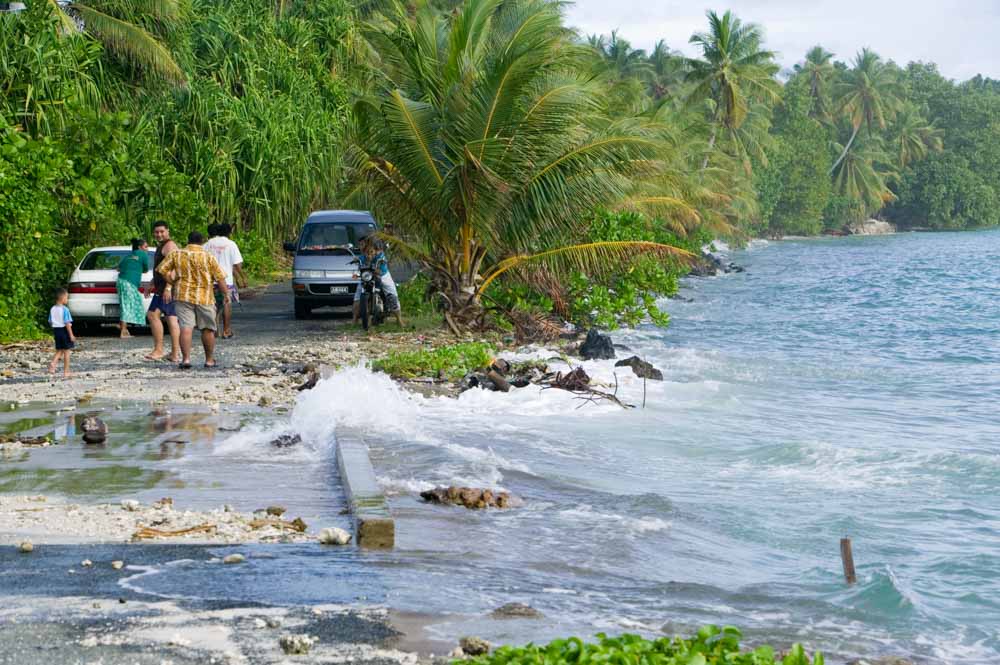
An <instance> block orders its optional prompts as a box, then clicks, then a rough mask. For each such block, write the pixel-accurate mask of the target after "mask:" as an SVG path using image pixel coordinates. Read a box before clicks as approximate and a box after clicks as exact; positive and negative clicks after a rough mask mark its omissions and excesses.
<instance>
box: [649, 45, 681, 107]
mask: <svg viewBox="0 0 1000 665" xmlns="http://www.w3.org/2000/svg"><path fill="white" fill-rule="evenodd" d="M649 66H650V69H651V72H650V76H649V78H650V82H649V88H650V94H651V95H652V97H653V99H656V100H660V99H663V98H664V97H667V96H671V97H672V96H675V95H676V94H677V89H678V88H679V87H680V86H681V84H683V83H684V75H685V74H686V72H687V64H686V62H685V59H684V57H683V56H681V55H680V54H678V53H675V52H673V51H671V50H670V49H669V48H668V47H667V43H666V42H665V41H664V40H662V39H661V40H659V41H658V42H656V45H655V46H653V50H652V51H651V52H650V54H649Z"/></svg>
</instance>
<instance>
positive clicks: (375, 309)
mask: <svg viewBox="0 0 1000 665" xmlns="http://www.w3.org/2000/svg"><path fill="white" fill-rule="evenodd" d="M352 253H353V252H352ZM351 263H352V264H354V265H357V266H359V268H358V272H357V273H355V274H354V278H355V279H360V280H361V284H360V285H359V286H358V287H357V288H359V289H361V290H362V292H361V300H360V302H359V308H358V310H359V311H358V314H360V316H361V326H362V327H363V328H364V329H365V330H368V327H369V326H370V325H376V326H377V325H381V324H382V323H383V322H385V296H384V295H383V293H382V276H381V275H379V274H378V272H377V271H376V269H375V267H374V266H364V267H360V266H361V259H359V258H358V257H357V255H355V258H354V260H353V261H351Z"/></svg>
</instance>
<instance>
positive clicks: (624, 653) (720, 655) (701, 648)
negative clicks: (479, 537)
mask: <svg viewBox="0 0 1000 665" xmlns="http://www.w3.org/2000/svg"><path fill="white" fill-rule="evenodd" d="M740 637H741V634H740V631H739V630H738V629H736V628H734V627H732V626H725V627H722V628H720V627H719V626H705V627H703V628H702V629H701V630H699V631H698V634H697V635H695V636H694V637H693V638H691V639H683V638H680V637H675V638H667V637H663V638H660V639H656V640H648V639H645V638H643V637H640V636H639V635H627V634H626V635H622V636H621V637H614V638H611V637H607V636H605V635H604V634H598V636H597V638H598V641H597V642H596V643H593V642H584V641H582V640H581V639H579V638H577V637H571V638H569V639H565V640H555V641H554V642H551V643H550V644H548V645H545V646H535V645H533V644H529V645H527V646H525V647H500V648H499V649H497V650H496V651H495V652H493V653H492V654H490V655H488V656H479V657H477V658H473V659H471V660H466V661H454V662H456V663H473V664H474V665H563V664H569V663H644V664H646V665H823V655H822V654H820V653H817V654H816V655H815V656H814V657H813V658H810V657H809V656H808V655H807V654H806V652H805V650H804V649H803V648H802V646H801V645H798V644H796V645H795V646H793V647H792V648H791V649H790V650H789V651H788V653H787V654H785V655H784V656H779V655H776V654H775V653H774V650H773V649H772V648H771V647H767V646H762V647H757V648H756V649H753V650H741V649H740Z"/></svg>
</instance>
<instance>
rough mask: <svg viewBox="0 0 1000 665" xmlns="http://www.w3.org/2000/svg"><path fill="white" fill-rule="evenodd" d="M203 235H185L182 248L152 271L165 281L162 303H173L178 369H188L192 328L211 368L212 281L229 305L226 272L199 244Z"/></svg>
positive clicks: (213, 333)
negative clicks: (178, 334) (197, 332)
mask: <svg viewBox="0 0 1000 665" xmlns="http://www.w3.org/2000/svg"><path fill="white" fill-rule="evenodd" d="M204 243H205V236H203V235H202V234H201V233H199V232H198V231H192V232H191V233H189V234H188V244H187V247H185V248H184V249H175V250H174V251H173V252H171V253H170V254H168V255H167V256H166V258H164V259H163V261H162V262H161V263H160V265H159V267H158V268H157V269H156V270H157V272H159V273H160V274H161V275H163V276H164V277H166V278H167V282H168V284H167V286H166V288H165V289H164V290H163V300H164V302H167V303H170V302H171V301H173V302H174V303H176V304H175V306H174V307H175V310H176V311H177V322H178V323H179V324H180V328H181V356H182V357H181V363H180V365H179V367H180V368H181V369H191V342H192V337H193V336H194V329H195V328H197V329H198V330H200V331H201V345H202V347H203V348H204V349H205V367H215V364H216V363H215V357H214V354H215V292H214V289H213V285H212V282H213V281H214V282H215V283H216V284H218V285H219V289H220V291H222V293H223V294H224V295H223V298H224V301H225V302H229V289H228V288H226V273H225V272H224V271H223V270H222V267H221V266H220V265H219V262H218V261H217V260H216V259H215V257H214V256H212V255H211V254H210V253H208V252H207V251H205V249H204V248H203V247H202V245H203V244H204Z"/></svg>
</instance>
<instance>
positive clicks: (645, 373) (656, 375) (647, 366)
mask: <svg viewBox="0 0 1000 665" xmlns="http://www.w3.org/2000/svg"><path fill="white" fill-rule="evenodd" d="M615 367H631V368H632V372H633V373H634V374H635V375H636V376H638V377H639V378H640V379H651V380H653V381H662V380H663V372H661V371H660V370H658V369H656V368H655V367H653V365H652V364H651V363H648V362H646V361H645V360H643V359H642V358H640V357H639V356H631V357H629V358H625V359H624V360H619V361H618V362H616V363H615Z"/></svg>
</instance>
